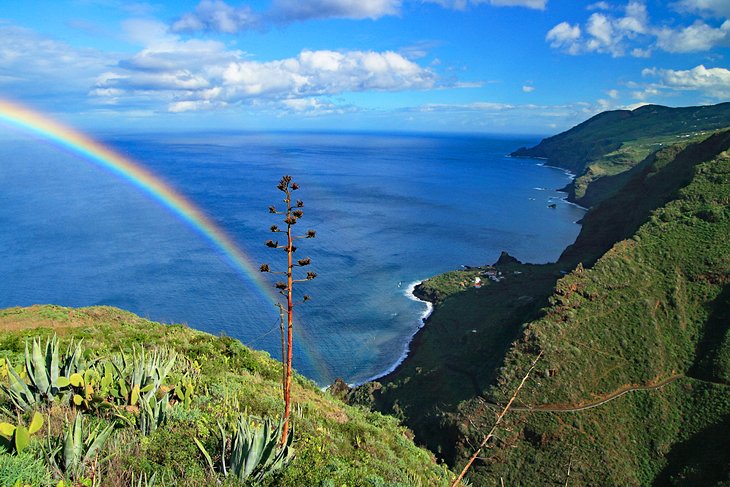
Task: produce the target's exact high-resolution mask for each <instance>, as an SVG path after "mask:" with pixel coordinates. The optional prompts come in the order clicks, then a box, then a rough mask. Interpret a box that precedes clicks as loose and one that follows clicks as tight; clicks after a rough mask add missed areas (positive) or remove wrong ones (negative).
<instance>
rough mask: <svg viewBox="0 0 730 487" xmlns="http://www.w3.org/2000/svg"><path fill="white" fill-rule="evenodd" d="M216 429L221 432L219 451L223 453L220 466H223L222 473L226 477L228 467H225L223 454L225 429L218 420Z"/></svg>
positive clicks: (224, 449) (225, 439) (225, 440)
mask: <svg viewBox="0 0 730 487" xmlns="http://www.w3.org/2000/svg"><path fill="white" fill-rule="evenodd" d="M218 430H219V431H220V432H221V452H223V453H221V466H222V467H223V475H224V476H226V477H227V476H228V469H227V468H226V456H225V451H226V442H227V438H226V430H225V429H224V428H223V425H222V424H221V423H220V422H219V423H218Z"/></svg>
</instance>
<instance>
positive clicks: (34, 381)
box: [0, 335, 81, 411]
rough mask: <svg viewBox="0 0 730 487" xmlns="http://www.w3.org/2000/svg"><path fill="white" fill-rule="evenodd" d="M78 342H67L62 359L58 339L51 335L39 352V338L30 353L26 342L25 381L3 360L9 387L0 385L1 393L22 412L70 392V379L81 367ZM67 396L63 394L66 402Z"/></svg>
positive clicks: (34, 341) (8, 362) (7, 361)
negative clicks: (66, 348)
mask: <svg viewBox="0 0 730 487" xmlns="http://www.w3.org/2000/svg"><path fill="white" fill-rule="evenodd" d="M80 360H81V353H80V343H78V342H77V343H76V344H75V345H74V343H73V342H72V343H70V344H69V346H68V351H67V352H66V355H65V358H63V357H61V356H60V355H59V352H58V340H57V338H56V336H55V335H54V336H53V338H51V339H46V345H45V347H44V348H43V349H42V348H41V341H40V338H38V339H34V340H33V346H32V351H28V342H26V343H25V369H24V376H25V377H27V379H28V382H27V383H26V381H24V380H23V378H22V377H21V376H20V374H18V372H16V371H15V369H14V368H13V367H12V365H11V364H10V361H9V360H8V359H6V367H7V371H8V381H9V383H8V385H5V384H2V385H0V391H3V392H5V394H7V395H8V397H9V398H10V400H11V401H12V402H13V404H14V405H15V406H16V407H17V408H18V409H21V410H23V411H29V410H31V409H32V408H33V407H35V406H36V405H37V404H38V405H43V404H48V403H52V402H54V401H56V400H57V399H59V398H60V397H61V393H65V392H67V391H68V390H69V387H70V379H69V377H71V376H72V375H73V374H75V373H76V372H77V371H78V369H79V367H80ZM68 398H69V395H68V394H64V400H65V401H68Z"/></svg>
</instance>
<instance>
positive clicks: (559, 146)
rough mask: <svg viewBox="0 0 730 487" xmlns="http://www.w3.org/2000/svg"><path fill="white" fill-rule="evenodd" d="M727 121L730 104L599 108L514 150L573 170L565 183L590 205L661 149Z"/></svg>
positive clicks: (575, 196)
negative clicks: (532, 144)
mask: <svg viewBox="0 0 730 487" xmlns="http://www.w3.org/2000/svg"><path fill="white" fill-rule="evenodd" d="M728 126H730V103H721V104H718V105H710V106H701V107H683V108H669V107H663V106H659V105H646V106H643V107H640V108H637V109H635V110H633V111H629V110H615V111H609V112H603V113H600V114H598V115H596V116H594V117H592V118H590V119H589V120H586V121H585V122H583V123H581V124H579V125H576V126H575V127H573V128H572V129H570V130H568V131H566V132H563V133H561V134H558V135H555V136H553V137H548V138H546V139H544V140H543V141H541V142H540V143H539V144H538V145H537V146H535V147H532V148H524V147H523V148H521V149H519V150H517V151H515V152H514V153H513V154H512V155H513V156H519V157H539V158H544V159H547V160H548V164H550V165H553V166H557V167H561V168H564V169H567V170H569V171H571V172H573V173H574V174H576V175H577V176H578V177H577V178H576V179H575V180H574V181H573V182H572V183H571V184H570V185H569V186H568V187H567V188H566V189H567V190H568V192H569V196H570V199H571V201H575V202H578V203H580V204H582V205H583V206H586V207H590V206H594V205H596V204H598V203H600V202H601V201H602V200H603V199H605V198H608V197H610V196H612V195H613V194H614V193H615V192H616V191H617V190H618V189H619V188H620V187H621V185H622V183H623V182H624V179H623V178H621V177H620V175H621V174H622V173H624V172H625V171H627V170H629V169H631V168H632V167H634V166H635V165H636V164H638V163H639V162H641V161H642V160H644V159H645V158H646V157H647V156H650V155H651V154H653V153H654V152H656V151H657V150H659V149H661V148H663V147H666V146H668V145H673V144H675V143H677V142H683V141H684V142H687V141H695V142H696V141H699V140H701V139H704V138H705V137H707V136H708V135H709V134H710V133H711V132H713V131H715V130H718V129H722V128H724V127H728ZM604 178H605V179H604ZM599 182H600V183H599Z"/></svg>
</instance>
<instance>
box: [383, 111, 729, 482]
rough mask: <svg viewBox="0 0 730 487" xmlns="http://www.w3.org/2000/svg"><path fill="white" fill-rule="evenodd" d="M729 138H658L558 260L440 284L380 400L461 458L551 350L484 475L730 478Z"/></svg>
mask: <svg viewBox="0 0 730 487" xmlns="http://www.w3.org/2000/svg"><path fill="white" fill-rule="evenodd" d="M645 110H646V111H647V112H649V111H650V110H654V111H655V112H661V111H662V110H663V108H662V107H659V108H655V109H648V108H647V109H645ZM622 116H625V114H622V113H613V114H610V115H606V116H605V117H603V118H602V119H598V121H595V120H594V122H593V123H597V122H606V123H608V122H611V123H613V122H615V120H613V119H614V118H616V117H622ZM729 125H730V124H729ZM708 135H709V134H708ZM729 148H730V131H725V132H719V133H717V134H714V135H711V136H709V137H707V136H706V138H705V139H704V140H702V141H700V142H696V143H687V142H685V143H681V144H679V145H674V146H671V147H666V146H664V147H662V149H661V150H659V151H658V152H657V151H655V153H654V154H653V155H652V156H651V157H649V158H646V159H645V160H644V161H643V162H642V163H641V164H640V165H639V166H637V167H635V168H634V169H631V170H630V171H629V172H627V175H626V176H625V177H624V178H623V180H622V181H621V185H620V187H619V188H618V189H616V188H614V189H613V190H612V195H611V197H610V198H609V199H605V200H604V201H603V202H602V203H600V204H597V205H596V206H595V207H594V208H593V209H592V210H591V211H590V212H589V213H588V214H587V215H586V218H585V220H584V227H583V229H582V232H581V235H580V236H579V237H578V239H577V241H576V243H575V244H574V245H573V246H571V247H570V248H569V249H567V250H566V252H565V253H564V255H563V256H562V257H561V260H560V261H559V262H558V263H557V264H554V265H548V266H528V265H519V264H516V263H508V264H506V266H505V267H504V268H503V269H502V271H503V274H504V275H505V276H507V278H506V279H505V280H504V282H499V283H494V284H492V285H490V286H486V287H485V288H483V289H479V290H474V289H469V290H465V291H462V292H456V293H454V294H451V295H449V296H448V297H446V298H445V299H443V304H441V305H440V306H439V307H438V308H437V309H436V311H435V312H434V314H433V315H432V322H433V323H435V324H436V326H432V323H429V324H428V325H427V326H426V327H425V329H424V330H423V333H422V335H421V337H420V342H421V344H422V346H421V347H419V348H417V349H416V350H415V351H414V353H413V355H412V357H411V358H410V359H409V360H408V361H407V362H406V364H404V367H402V368H401V369H400V370H399V371H397V372H396V374H393V375H392V376H390V377H388V378H387V380H385V381H384V386H383V389H382V392H381V394H380V396H379V398H378V405H379V407H381V408H382V409H383V410H389V411H393V410H395V411H396V412H398V413H400V414H402V415H403V416H404V418H405V420H406V422H407V423H408V424H409V425H411V426H412V427H413V428H414V430H415V432H416V436H417V439H418V440H420V441H422V442H424V443H426V444H428V446H429V447H430V448H431V449H433V450H434V451H436V452H437V453H439V454H440V455H441V456H442V457H443V458H445V459H446V460H447V461H449V462H450V463H454V464H456V465H461V464H462V463H463V462H464V461H465V459H466V458H467V457H468V456H469V455H470V454H471V453H472V451H473V446H474V445H476V444H479V442H480V441H481V439H482V436H483V434H484V433H485V432H486V431H488V430H489V428H490V427H491V425H492V423H493V421H494V417H495V412H496V411H497V408H498V406H497V405H498V404H504V403H505V402H506V400H507V399H508V398H509V396H510V395H511V393H512V391H513V390H514V389H515V387H516V385H517V383H518V382H519V380H520V379H521V378H522V376H523V375H524V372H525V371H526V370H527V368H528V366H529V363H530V362H531V361H532V360H533V359H534V358H535V357H536V355H537V354H538V353H539V352H542V353H543V355H542V357H541V359H540V361H539V363H538V367H537V369H536V371H535V373H534V375H533V377H532V378H531V379H530V380H529V381H528V383H527V385H526V386H525V388H524V389H523V391H522V392H521V394H520V396H519V401H518V402H519V403H520V405H519V406H518V407H517V408H516V409H515V410H514V411H512V412H511V413H509V415H508V418H509V420H508V421H507V422H506V423H505V425H504V428H502V429H500V431H499V432H498V435H497V438H498V439H497V441H496V442H495V443H494V445H493V447H492V448H491V449H490V450H489V451H488V452H486V453H484V454H483V458H482V459H481V460H479V461H478V462H477V464H476V465H475V466H474V467H473V471H472V474H471V475H472V479H473V480H474V481H475V484H476V485H493V484H496V485H499V481H500V478H502V479H504V481H505V484H509V485H549V484H552V483H556V482H557V483H560V484H561V485H562V484H564V483H565V481H566V475H568V473H567V472H568V471H569V472H570V473H569V475H570V479H571V482H574V483H575V484H576V485H649V484H652V483H654V482H656V483H657V484H664V483H667V482H679V483H682V482H685V481H686V482H687V483H688V484H690V485H709V484H708V482H709V483H712V482H714V481H716V480H718V479H721V478H725V477H726V476H727V474H728V473H730V456H728V455H727V454H725V453H722V452H726V451H728V447H729V446H730V444H729V443H730V439H729V438H728V436H727V435H726V434H724V433H720V432H721V431H726V430H723V429H722V428H724V427H726V426H727V425H728V423H729V422H730V386H728V383H729V382H728V380H729V379H730V322H728V321H727V319H726V318H727V316H728V305H729V304H730V303H728V293H729V292H730V240H729V239H728V236H729V235H730V157H729V156H728V153H727V151H728V149H729ZM583 264H585V265H583ZM571 270H572V272H571ZM561 271H562V272H568V274H567V275H565V276H563V277H560V275H561ZM503 357H504V358H503ZM424 390H427V391H430V392H429V394H426V393H424V392H423V391H424Z"/></svg>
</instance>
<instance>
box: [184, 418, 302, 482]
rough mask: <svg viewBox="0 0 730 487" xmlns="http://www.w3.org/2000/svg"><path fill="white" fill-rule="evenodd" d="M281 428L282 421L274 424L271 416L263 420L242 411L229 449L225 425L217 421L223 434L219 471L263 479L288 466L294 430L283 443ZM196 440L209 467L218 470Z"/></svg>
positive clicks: (258, 480) (244, 478) (246, 478)
mask: <svg viewBox="0 0 730 487" xmlns="http://www.w3.org/2000/svg"><path fill="white" fill-rule="evenodd" d="M282 427H283V423H282V422H279V423H278V424H276V425H275V423H274V421H273V420H271V419H270V418H266V419H265V420H260V419H258V418H253V417H249V416H246V415H245V414H241V415H240V416H239V418H238V420H237V421H236V426H235V428H234V429H233V432H232V434H231V441H230V450H229V449H228V443H229V442H228V434H227V433H226V428H224V427H223V426H222V425H221V424H220V423H218V429H219V430H220V433H221V455H220V457H221V467H220V471H221V472H222V473H223V475H225V476H228V475H233V476H235V477H236V478H237V479H239V480H242V481H243V480H253V481H255V482H260V481H261V480H262V479H263V478H264V477H266V476H267V475H269V474H271V473H273V472H275V471H277V470H279V469H281V468H283V467H285V466H286V465H287V464H288V463H289V462H290V461H291V460H292V459H293V458H294V449H293V448H292V442H293V439H294V434H293V433H294V431H293V430H292V431H291V434H289V435H288V438H287V442H286V444H285V445H283V446H282V445H281V443H280V441H279V439H280V436H281V429H282ZM193 440H194V441H195V444H196V445H197V446H198V448H199V449H200V451H201V452H202V453H203V456H204V457H205V459H206V461H207V462H208V466H209V467H210V469H211V470H213V471H214V472H215V464H214V463H213V459H212V457H211V456H210V454H209V453H208V451H207V450H206V449H205V447H204V446H203V444H202V443H201V442H200V441H199V440H198V439H197V438H193ZM227 454H228V458H226V455H227Z"/></svg>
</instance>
